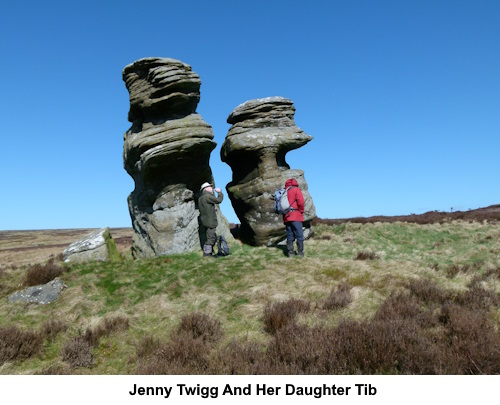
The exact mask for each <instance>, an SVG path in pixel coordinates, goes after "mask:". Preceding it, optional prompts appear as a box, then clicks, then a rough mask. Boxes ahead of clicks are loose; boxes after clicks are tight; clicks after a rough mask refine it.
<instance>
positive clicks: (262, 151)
mask: <svg viewBox="0 0 500 405" xmlns="http://www.w3.org/2000/svg"><path fill="white" fill-rule="evenodd" d="M294 114H295V107H294V106H293V102H292V101H291V100H289V99H287V98H283V97H268V98H262V99H257V100H250V101H247V102H245V103H243V104H241V105H239V106H238V107H236V108H235V109H234V110H233V112H232V113H231V114H230V115H229V117H228V119H227V122H228V123H229V124H232V126H231V128H230V129H229V132H228V134H227V136H226V140H225V141H224V144H223V145H222V148H221V158H222V161H223V162H226V163H227V164H228V165H229V166H231V169H232V171H233V179H232V181H231V182H230V183H229V184H228V185H227V187H226V189H227V191H228V194H229V197H230V199H231V203H232V205H233V208H234V211H235V212H236V215H237V216H238V218H239V219H240V221H241V237H242V240H243V241H245V242H246V243H249V244H252V245H267V246H272V245H274V244H277V243H279V242H280V241H282V240H283V239H284V238H285V228H284V226H283V222H282V216H281V215H277V214H275V213H274V209H273V208H274V201H273V199H272V197H273V194H274V191H275V190H276V189H278V188H283V187H284V185H285V181H286V180H287V179H289V178H292V177H294V178H295V179H296V180H297V182H298V183H299V186H300V188H301V190H302V193H303V194H304V198H305V202H306V204H305V205H306V206H305V214H304V227H305V234H306V235H307V234H308V233H309V231H310V222H311V220H312V219H313V218H314V217H315V215H316V210H315V208H314V204H313V202H312V198H311V196H310V194H309V192H308V190H307V183H306V181H305V179H304V172H303V171H302V170H292V169H290V166H289V165H288V164H287V163H286V161H285V155H286V153H287V152H289V151H291V150H293V149H297V148H300V147H301V146H303V145H305V144H306V143H307V142H309V141H310V140H312V137H311V136H309V135H307V134H305V133H304V131H302V130H301V129H300V128H299V127H297V126H296V125H295V121H294V118H293V117H294Z"/></svg>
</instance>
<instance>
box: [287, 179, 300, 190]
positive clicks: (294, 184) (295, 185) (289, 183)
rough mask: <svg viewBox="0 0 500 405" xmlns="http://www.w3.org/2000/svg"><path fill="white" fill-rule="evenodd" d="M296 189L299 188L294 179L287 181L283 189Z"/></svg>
mask: <svg viewBox="0 0 500 405" xmlns="http://www.w3.org/2000/svg"><path fill="white" fill-rule="evenodd" d="M292 186H294V187H298V186H299V183H297V180H295V179H294V178H291V179H288V180H287V181H286V183H285V188H287V187H292Z"/></svg>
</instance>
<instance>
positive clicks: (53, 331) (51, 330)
mask: <svg viewBox="0 0 500 405" xmlns="http://www.w3.org/2000/svg"><path fill="white" fill-rule="evenodd" d="M67 329H68V325H66V324H65V323H64V322H62V321H59V320H57V319H49V320H48V321H46V322H45V323H44V324H43V325H42V328H41V329H40V335H41V336H42V337H43V338H44V339H47V340H48V341H52V340H54V339H55V337H56V336H57V335H58V334H59V333H60V332H64V331H66V330H67Z"/></svg>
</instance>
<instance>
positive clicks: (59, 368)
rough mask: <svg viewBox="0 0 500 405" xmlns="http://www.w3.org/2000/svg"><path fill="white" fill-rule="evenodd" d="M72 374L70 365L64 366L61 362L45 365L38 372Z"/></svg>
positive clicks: (43, 373)
mask: <svg viewBox="0 0 500 405" xmlns="http://www.w3.org/2000/svg"><path fill="white" fill-rule="evenodd" d="M68 374H71V371H70V369H69V368H68V366H63V365H61V364H53V365H51V366H49V367H45V368H44V369H42V371H40V372H39V373H37V375H68Z"/></svg>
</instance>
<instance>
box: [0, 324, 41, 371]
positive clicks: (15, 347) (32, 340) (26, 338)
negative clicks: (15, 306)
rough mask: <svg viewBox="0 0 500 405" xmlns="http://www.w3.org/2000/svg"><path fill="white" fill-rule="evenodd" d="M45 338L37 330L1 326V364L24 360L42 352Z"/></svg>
mask: <svg viewBox="0 0 500 405" xmlns="http://www.w3.org/2000/svg"><path fill="white" fill-rule="evenodd" d="M42 342H43V339H42V337H41V335H40V334H39V333H37V332H33V331H29V330H26V331H25V330H21V329H19V328H18V327H16V326H10V327H5V328H0V364H3V363H5V362H6V361H14V360H24V359H27V358H29V357H31V356H33V355H36V354H38V353H39V352H40V349H41V348H42Z"/></svg>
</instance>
